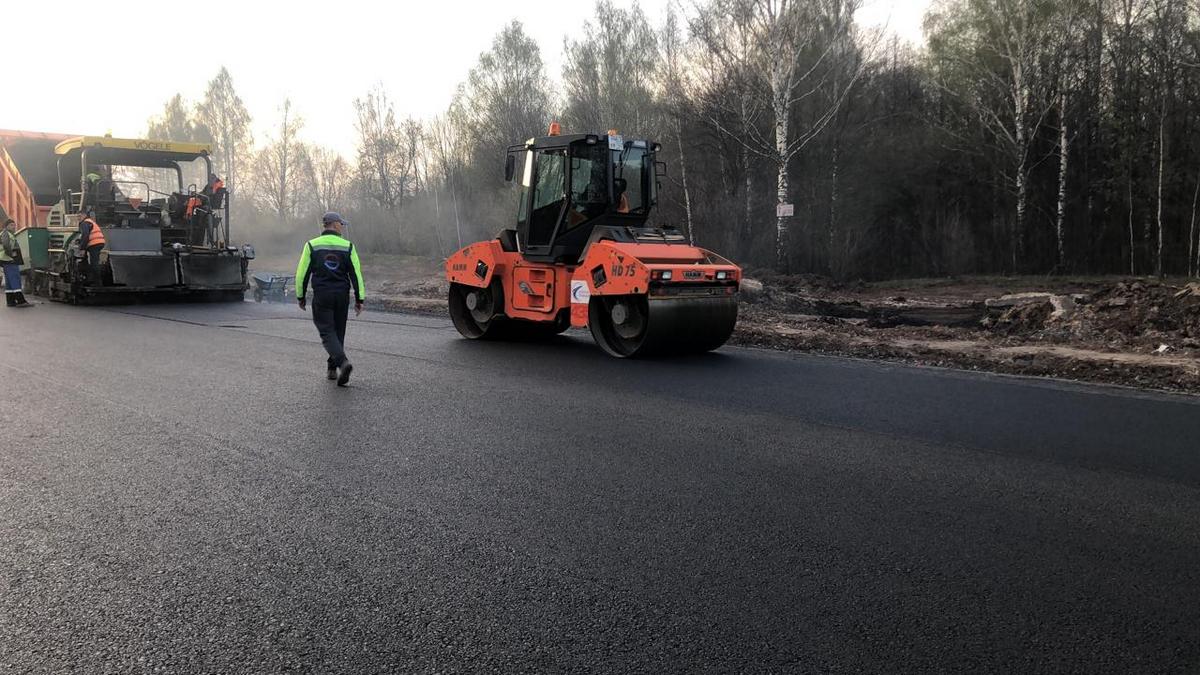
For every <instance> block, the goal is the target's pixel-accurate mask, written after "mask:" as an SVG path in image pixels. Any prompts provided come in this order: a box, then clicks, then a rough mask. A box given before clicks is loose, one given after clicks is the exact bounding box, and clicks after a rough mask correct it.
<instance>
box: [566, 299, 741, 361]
mask: <svg viewBox="0 0 1200 675" xmlns="http://www.w3.org/2000/svg"><path fill="white" fill-rule="evenodd" d="M737 315H738V303H737V296H728V295H727V296H717V297H703V298H696V297H691V298H662V299H652V298H648V297H646V296H644V295H626V296H594V297H593V298H592V302H591V306H590V308H589V314H588V325H589V327H590V328H591V331H592V337H593V338H595V340H596V343H597V344H598V345H600V347H601V348H602V349H604V351H606V352H608V353H609V354H611V355H612V356H616V357H619V358H630V357H639V356H673V355H677V354H680V355H682V354H698V353H702V352H708V351H712V350H714V349H717V348H718V347H720V346H721V345H723V344H725V343H726V342H727V341H728V340H729V337H730V336H731V335H732V334H733V329H734V328H735V327H736V326H737Z"/></svg>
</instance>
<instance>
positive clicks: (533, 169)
mask: <svg viewBox="0 0 1200 675" xmlns="http://www.w3.org/2000/svg"><path fill="white" fill-rule="evenodd" d="M658 149H659V146H658V145H657V144H655V143H653V142H651V141H645V140H625V139H623V138H622V137H621V136H620V135H618V134H617V133H616V132H615V131H610V132H609V133H608V134H607V135H599V134H574V135H561V134H559V133H558V129H557V124H555V125H551V130H550V135H548V136H544V137H541V138H534V139H530V140H529V141H526V142H525V143H524V144H522V145H517V146H513V147H510V148H509V149H508V155H507V157H506V161H505V176H506V178H508V179H509V180H513V179H514V178H519V181H520V202H519V206H518V210H517V223H516V227H515V228H514V229H506V230H503V231H501V232H500V234H499V235H498V236H497V237H496V238H495V239H493V240H491V241H485V242H480V243H477V244H472V245H470V246H467V247H466V248H463V249H462V250H460V251H458V252H456V253H455V254H454V255H452V256H450V258H449V259H448V260H447V261H446V276H447V278H448V280H449V281H450V295H449V309H450V317H451V319H452V320H453V321H454V325H455V327H456V328H457V329H458V331H459V332H460V333H462V335H464V336H465V337H467V338H471V339H488V338H503V339H521V338H537V337H543V336H548V335H554V334H557V333H561V332H562V331H565V330H566V329H567V328H569V327H571V326H575V327H578V328H583V327H588V328H590V330H591V333H592V336H593V337H594V338H595V340H596V343H597V344H599V345H600V347H601V348H603V349H604V350H605V351H606V352H608V353H609V354H611V355H613V356H617V357H632V356H643V355H650V354H678V353H696V352H704V351H709V350H712V349H716V348H717V347H720V346H721V345H723V344H725V342H726V340H728V339H729V336H730V335H731V334H732V333H733V329H734V326H735V325H736V323H737V299H738V284H739V282H740V279H741V269H740V268H738V266H737V265H735V264H733V263H732V262H730V261H728V260H726V259H725V258H722V257H721V256H719V255H717V254H715V253H713V252H711V251H707V250H705V249H702V248H698V247H696V246H692V245H690V244H688V243H687V240H686V239H685V238H684V237H683V235H682V234H680V233H679V232H678V231H677V230H676V229H675V228H672V227H662V226H659V227H651V226H649V225H648V220H649V218H650V215H651V212H652V211H653V209H654V207H655V204H656V202H657V195H658V187H659V181H658V179H659V177H660V169H661V168H662V166H663V165H662V164H661V163H660V162H658V161H657V160H656V153H657V151H658ZM518 165H520V172H519V173H518Z"/></svg>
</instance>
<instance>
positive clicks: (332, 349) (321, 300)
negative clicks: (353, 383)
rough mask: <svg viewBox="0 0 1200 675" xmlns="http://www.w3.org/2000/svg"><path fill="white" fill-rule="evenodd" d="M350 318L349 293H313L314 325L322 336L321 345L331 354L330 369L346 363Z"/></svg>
mask: <svg viewBox="0 0 1200 675" xmlns="http://www.w3.org/2000/svg"><path fill="white" fill-rule="evenodd" d="M349 316H350V294H349V292H348V291H333V292H327V293H322V292H320V291H314V292H313V298H312V318H313V323H315V324H316V325H317V332H319V333H320V334H321V344H323V345H325V351H326V352H329V367H330V368H340V367H341V366H342V364H343V363H345V362H346V319H347V318H348V317H349Z"/></svg>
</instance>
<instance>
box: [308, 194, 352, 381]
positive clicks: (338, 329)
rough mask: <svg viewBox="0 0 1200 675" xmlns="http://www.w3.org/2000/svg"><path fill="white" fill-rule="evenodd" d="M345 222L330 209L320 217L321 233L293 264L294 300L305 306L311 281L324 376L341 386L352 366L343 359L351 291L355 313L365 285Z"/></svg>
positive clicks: (314, 317)
mask: <svg viewBox="0 0 1200 675" xmlns="http://www.w3.org/2000/svg"><path fill="white" fill-rule="evenodd" d="M348 224H349V223H347V222H346V221H345V220H343V219H342V217H341V216H340V215H338V214H337V213H335V212H333V211H330V212H329V213H326V214H325V215H324V217H322V218H321V226H322V230H321V236H319V237H317V238H316V239H312V240H310V241H309V242H308V243H307V244H305V245H304V250H303V251H301V252H300V264H299V265H297V266H296V302H298V303H299V304H300V309H301V310H303V309H306V307H307V302H308V300H307V298H306V297H305V296H306V294H307V292H308V284H309V282H312V288H313V302H312V310H313V311H312V317H313V323H314V324H316V326H317V332H318V333H320V334H321V343H322V344H323V345H324V346H325V351H326V353H328V354H329V360H328V361H327V370H326V375H327V376H328V377H329V379H331V380H337V383H338V386H342V387H344V386H345V385H346V383H347V382H349V381H350V371H352V370H354V366H352V365H350V360H349V359H347V358H346V320H347V319H348V318H349V314H350V292H351V291H353V292H354V315H355V316H358V315H361V314H362V311H363V298H364V297H366V287H365V286H364V284H363V276H362V264H361V263H360V262H359V260H358V251H355V250H354V244H352V243H350V241H349V240H347V239H346V226H347V225H348Z"/></svg>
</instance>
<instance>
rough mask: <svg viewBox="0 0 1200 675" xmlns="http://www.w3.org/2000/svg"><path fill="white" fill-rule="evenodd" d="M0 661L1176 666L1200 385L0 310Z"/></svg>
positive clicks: (282, 667) (991, 668)
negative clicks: (340, 349) (1181, 389)
mask: <svg viewBox="0 0 1200 675" xmlns="http://www.w3.org/2000/svg"><path fill="white" fill-rule="evenodd" d="M0 344H2V345H3V348H2V349H0V387H2V390H3V396H2V398H3V412H2V419H3V421H4V430H3V441H2V445H0V448H2V451H0V672H6V673H7V672H12V673H42V672H47V673H49V672H54V673H57V672H67V671H74V672H81V673H106V672H122V673H124V672H187V673H190V672H206V673H218V672H220V673H240V672H277V671H301V672H347V673H367V672H497V673H513V672H618V673H626V672H648V673H667V672H748V673H756V672H778V673H784V672H924V671H943V672H950V671H956V672H972V673H977V672H1022V673H1026V672H1068V671H1073V672H1084V673H1099V672H1138V673H1163V672H1181V673H1182V672H1193V673H1194V672H1197V671H1198V670H1200V402H1198V400H1197V399H1189V398H1184V397H1169V396H1160V395H1151V394H1139V393H1135V392H1131V391H1127V390H1120V389H1113V388H1101V387H1091V386H1076V385H1068V384H1061V383H1052V382H1047V381H1038V380H1026V379H1017V378H1008V377H994V376H985V375H975V374H968V373H960V372H953V371H944V370H937V369H923V368H910V367H903V366H896V365H884V364H877V363H869V362H859V361H850V360H842V359H831V358H822V357H811V356H791V355H784V354H776V353H769V352H761V351H754V350H742V349H728V348H727V349H724V350H721V351H720V352H718V353H716V354H712V355H708V356H705V357H698V358H686V359H678V360H665V361H644V362H627V361H619V360H615V359H612V358H609V357H606V356H604V355H603V354H602V353H601V352H600V350H599V349H598V348H596V347H595V346H594V345H592V343H591V341H590V339H589V338H588V337H586V336H584V335H572V336H568V337H565V338H563V339H561V340H559V341H557V342H554V343H551V344H548V345H521V344H485V343H474V342H467V341H464V340H462V339H460V338H459V337H458V335H457V333H455V332H454V330H453V328H451V327H450V326H449V323H448V322H447V321H444V320H440V319H435V318H424V317H417V316H406V315H384V314H366V315H364V317H363V319H362V320H356V321H352V322H351V324H350V339H349V348H350V354H351V357H352V358H353V360H354V363H355V365H356V367H357V369H356V370H355V373H354V375H355V377H354V380H353V381H352V383H351V384H352V386H351V387H349V388H346V389H338V388H336V387H335V386H333V384H332V383H330V382H328V381H326V380H325V366H324V354H323V352H322V351H321V349H320V345H319V343H318V342H317V339H316V333H315V331H314V329H313V327H312V325H311V323H310V322H309V320H308V315H307V314H302V313H300V312H299V311H298V310H296V309H295V308H294V307H291V306H279V305H276V306H267V305H263V306H257V305H254V304H252V303H246V304H243V305H232V306H231V305H226V306H202V305H201V306H184V307H168V306H162V307H135V308H103V309H86V308H74V307H65V306H61V305H41V306H39V307H38V308H36V309H32V310H28V311H25V312H20V313H18V312H13V311H8V312H5V311H3V310H0Z"/></svg>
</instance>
